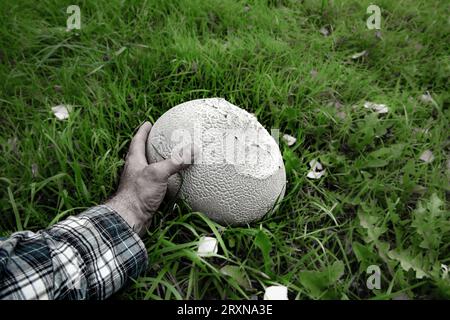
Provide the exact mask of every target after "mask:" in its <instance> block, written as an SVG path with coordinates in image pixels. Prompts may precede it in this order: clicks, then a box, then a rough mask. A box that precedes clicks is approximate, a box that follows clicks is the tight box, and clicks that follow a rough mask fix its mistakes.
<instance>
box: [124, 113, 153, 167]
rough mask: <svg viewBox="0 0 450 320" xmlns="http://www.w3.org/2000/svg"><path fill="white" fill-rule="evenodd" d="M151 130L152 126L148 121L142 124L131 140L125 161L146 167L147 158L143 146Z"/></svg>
mask: <svg viewBox="0 0 450 320" xmlns="http://www.w3.org/2000/svg"><path fill="white" fill-rule="evenodd" d="M151 129H152V125H151V123H150V122H148V121H146V122H144V124H143V125H142V126H141V127H140V128H139V130H138V131H137V133H136V134H135V135H134V137H133V140H131V144H130V149H129V150H128V156H127V161H131V162H133V163H136V164H142V165H145V166H146V165H148V163H147V158H146V156H145V146H146V143H147V138H148V135H149V133H150V130H151Z"/></svg>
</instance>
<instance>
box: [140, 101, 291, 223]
mask: <svg viewBox="0 0 450 320" xmlns="http://www.w3.org/2000/svg"><path fill="white" fill-rule="evenodd" d="M192 142H193V143H194V144H195V146H196V147H197V148H198V150H199V154H198V156H197V157H196V158H195V160H194V164H193V165H191V166H190V167H189V168H187V169H185V170H182V171H181V172H180V173H178V174H175V175H173V176H171V177H170V178H169V184H168V189H167V196H168V197H169V198H170V199H175V198H181V199H183V200H185V201H186V203H188V204H189V206H190V207H191V208H192V210H194V211H198V212H202V213H204V214H206V215H207V216H208V217H209V218H211V219H212V220H214V221H216V222H218V223H221V224H223V225H243V224H247V223H250V222H252V221H255V220H258V219H260V218H262V217H263V216H264V215H265V214H266V213H267V212H269V211H270V210H272V209H273V208H274V207H275V205H276V203H277V200H281V199H282V198H283V196H284V192H285V187H286V172H285V169H284V163H283V158H282V156H281V152H280V149H279V147H278V144H277V142H276V141H275V139H274V138H273V137H272V136H271V135H270V134H269V132H268V131H267V130H266V129H265V128H264V127H263V126H262V125H261V124H260V123H259V122H258V120H257V119H256V117H255V116H253V115H251V114H250V113H248V112H247V111H245V110H243V109H241V108H239V107H237V106H235V105H233V104H231V103H229V102H228V101H226V100H225V99H222V98H210V99H197V100H192V101H188V102H185V103H182V104H179V105H177V106H175V107H173V108H171V109H170V110H168V111H167V112H166V113H164V114H163V115H162V116H161V117H160V118H159V119H158V120H157V121H156V122H155V124H154V125H153V128H152V130H151V132H150V134H149V138H148V143H147V159H148V160H149V162H155V161H161V160H163V159H167V158H169V157H170V156H171V154H172V151H173V150H177V149H178V150H179V147H180V146H182V145H187V144H190V143H192Z"/></svg>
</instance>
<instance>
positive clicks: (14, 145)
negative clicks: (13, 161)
mask: <svg viewBox="0 0 450 320" xmlns="http://www.w3.org/2000/svg"><path fill="white" fill-rule="evenodd" d="M18 142H19V139H17V137H12V138H9V139H8V145H9V146H10V148H11V151H12V152H13V153H17V150H18V148H17V145H18Z"/></svg>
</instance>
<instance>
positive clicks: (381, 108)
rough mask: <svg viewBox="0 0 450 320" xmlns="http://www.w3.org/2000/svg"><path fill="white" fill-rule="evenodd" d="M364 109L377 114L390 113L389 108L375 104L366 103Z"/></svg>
mask: <svg viewBox="0 0 450 320" xmlns="http://www.w3.org/2000/svg"><path fill="white" fill-rule="evenodd" d="M364 108H366V109H370V110H372V111H374V112H376V113H388V112H389V108H388V107H387V106H386V105H385V104H378V103H374V102H369V101H366V102H364Z"/></svg>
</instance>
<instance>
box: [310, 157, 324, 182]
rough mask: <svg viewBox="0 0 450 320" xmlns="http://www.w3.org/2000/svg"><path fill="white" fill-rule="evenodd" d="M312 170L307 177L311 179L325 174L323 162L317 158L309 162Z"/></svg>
mask: <svg viewBox="0 0 450 320" xmlns="http://www.w3.org/2000/svg"><path fill="white" fill-rule="evenodd" d="M309 166H310V167H311V171H309V172H308V174H307V177H308V178H310V179H320V178H322V176H323V175H324V174H325V171H326V170H325V169H323V167H322V164H321V163H320V162H319V161H317V160H311V161H310V162H309Z"/></svg>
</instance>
